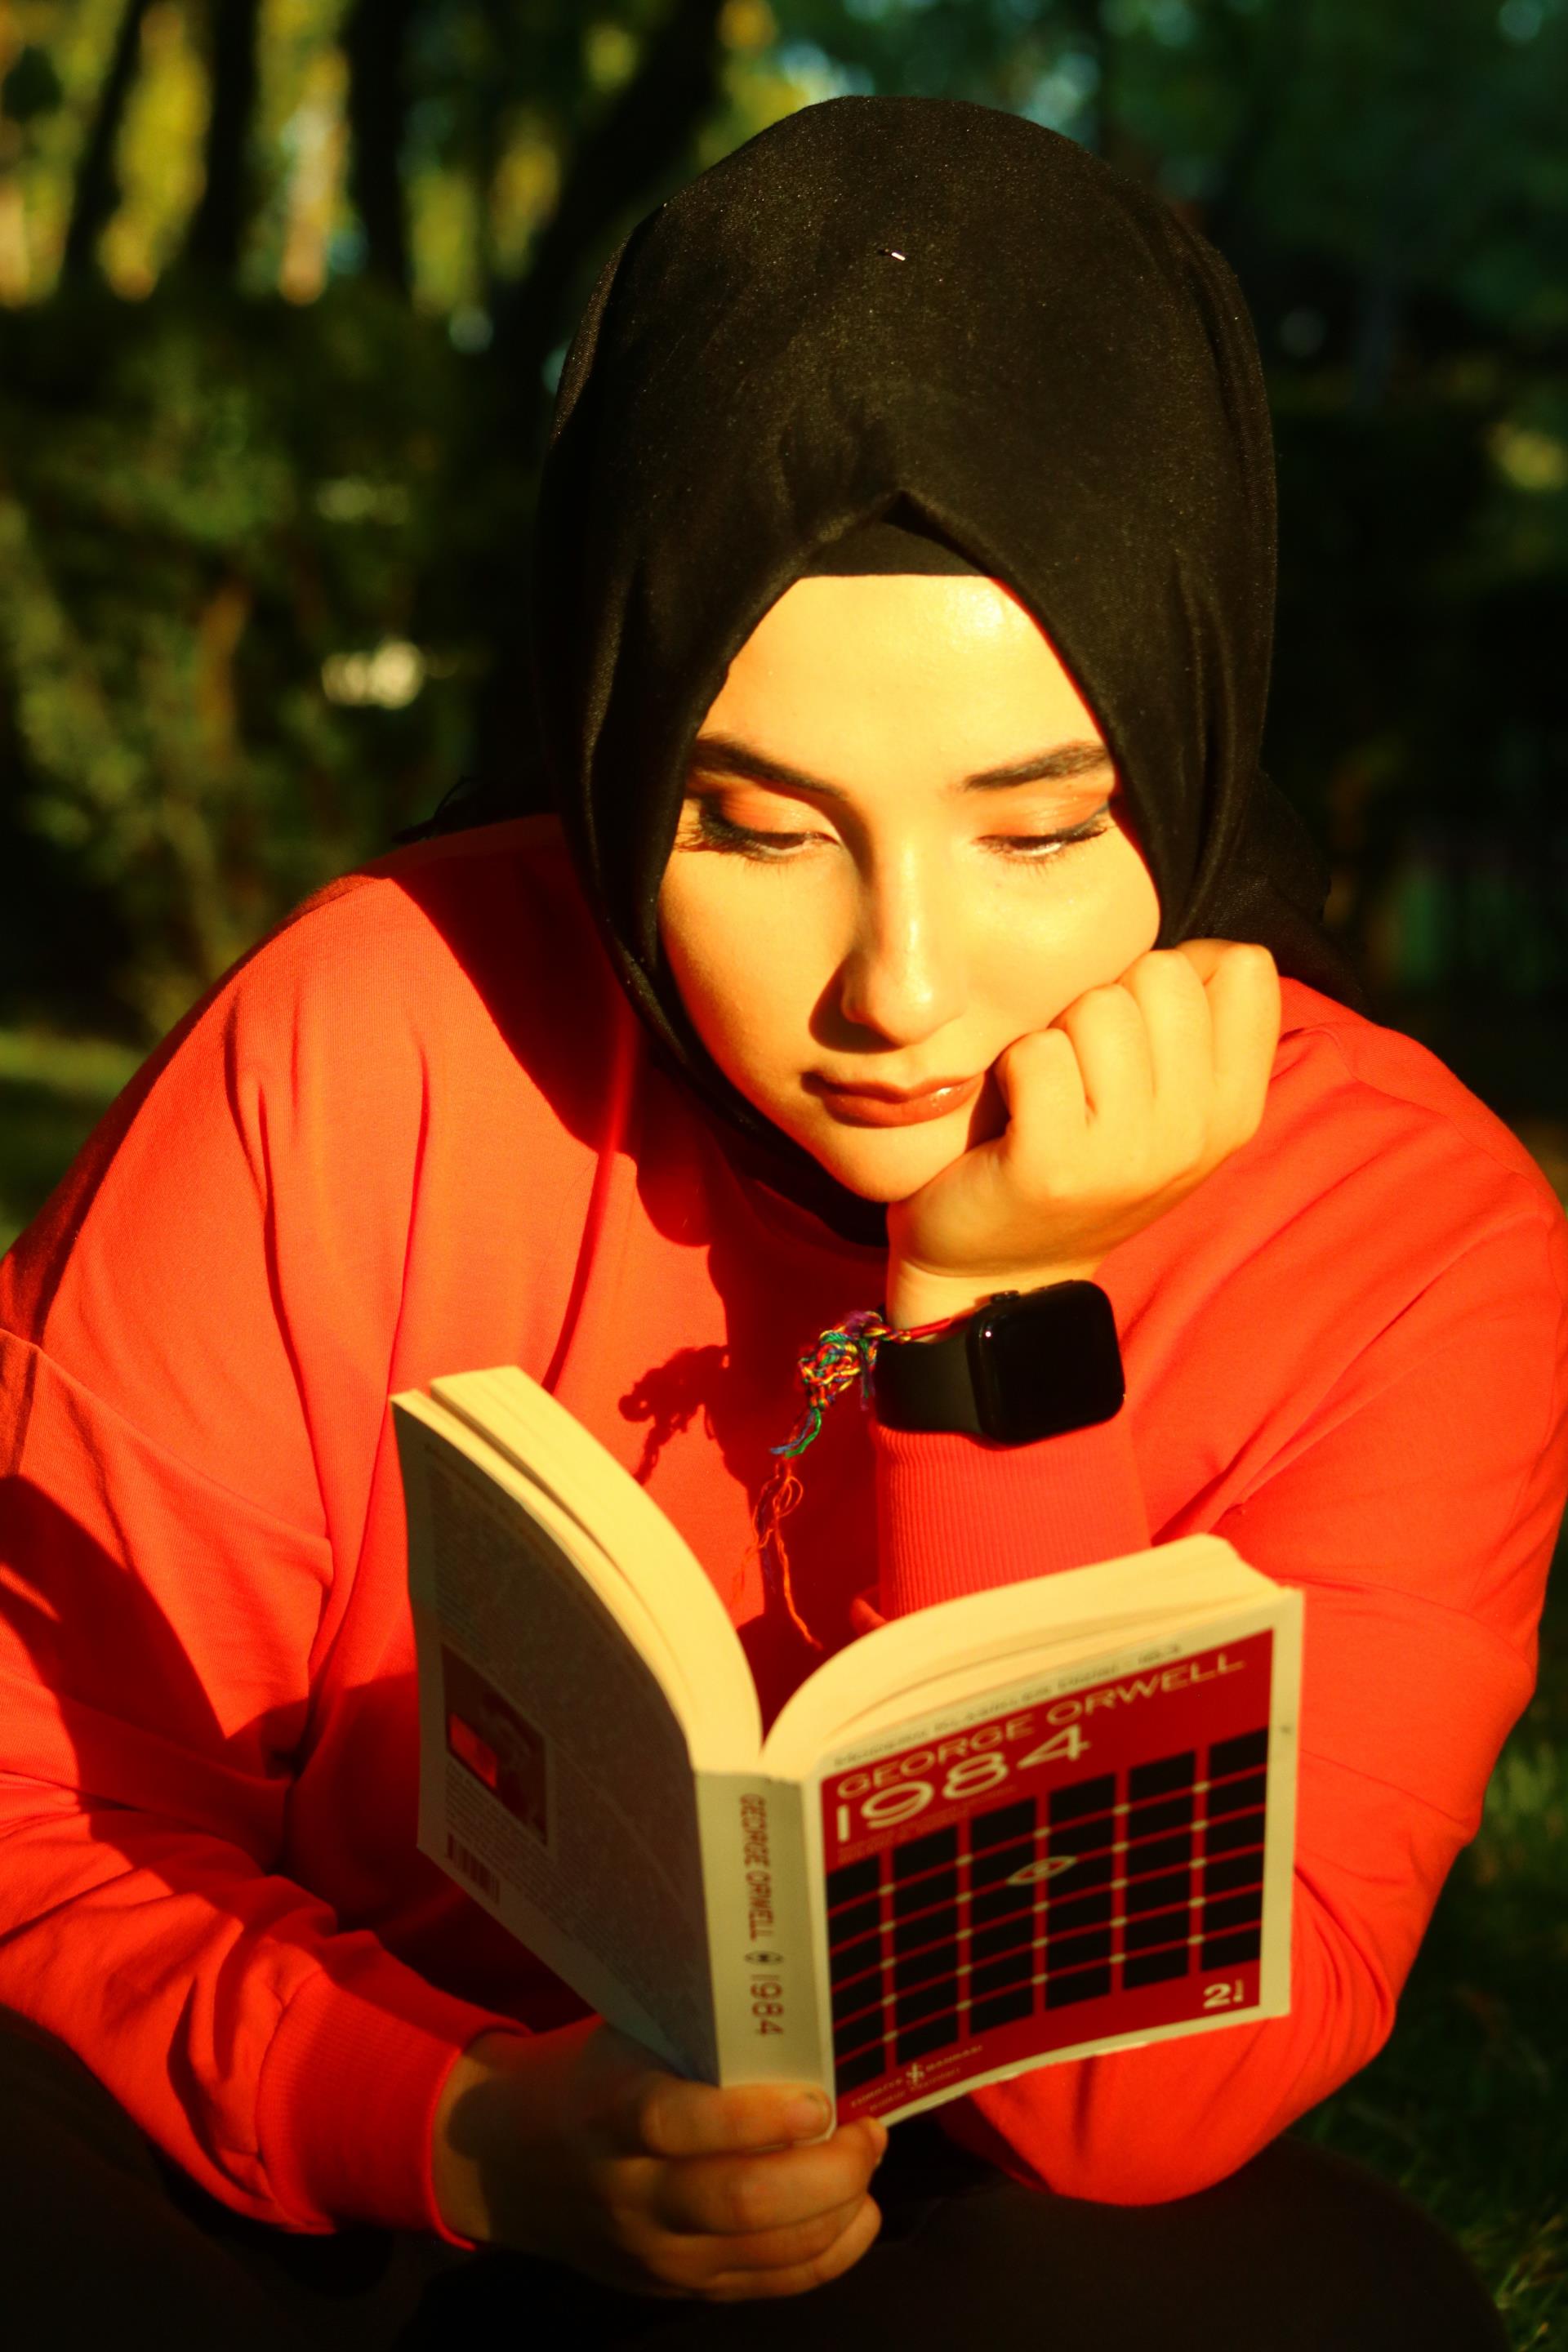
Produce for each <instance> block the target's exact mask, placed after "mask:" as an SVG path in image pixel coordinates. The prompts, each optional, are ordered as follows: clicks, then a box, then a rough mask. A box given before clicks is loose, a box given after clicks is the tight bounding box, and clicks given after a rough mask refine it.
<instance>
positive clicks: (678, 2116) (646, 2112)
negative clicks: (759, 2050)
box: [620, 2067, 829, 2157]
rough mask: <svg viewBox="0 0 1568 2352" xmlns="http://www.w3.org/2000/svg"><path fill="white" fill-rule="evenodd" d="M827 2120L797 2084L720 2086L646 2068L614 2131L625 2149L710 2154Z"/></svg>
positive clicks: (775, 2141)
mask: <svg viewBox="0 0 1568 2352" xmlns="http://www.w3.org/2000/svg"><path fill="white" fill-rule="evenodd" d="M803 2102H804V2103H805V2104H803ZM828 2121H829V2116H828V2112H827V2109H826V2106H825V2105H821V2104H820V2103H819V2095H816V2094H814V2093H813V2092H812V2091H811V2089H810V2087H809V2085H807V2084H786V2083H747V2084H731V2087H730V2088H729V2089H728V2090H721V2089H720V2088H718V2086H717V2085H716V2084H711V2083H690V2082H688V2081H687V2080H686V2079H685V2078H684V2077H683V2076H682V2075H679V2074H668V2073H666V2072H665V2071H664V2069H663V2068H661V2067H650V2068H649V2069H648V2070H647V2073H646V2074H641V2075H639V2076H637V2078H636V2079H635V2081H634V2082H633V2083H632V2084H631V2086H630V2092H629V2096H628V2099H627V2102H626V2108H625V2110H624V2115H623V2125H622V2131H621V2135H620V2138H621V2144H622V2146H623V2148H624V2152H625V2153H626V2154H627V2155H629V2156H658V2157H688V2156H716V2155H722V2154H725V2153H728V2152H731V2151H738V2150H742V2149H746V2148H762V2147H778V2146H779V2145H780V2144H781V2143H784V2142H794V2141H797V2140H801V2139H805V2138H808V2137H815V2136H816V2134H817V2133H819V2132H821V2131H823V2130H825V2129H826V2126H827V2123H828Z"/></svg>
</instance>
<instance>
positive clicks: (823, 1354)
mask: <svg viewBox="0 0 1568 2352" xmlns="http://www.w3.org/2000/svg"><path fill="white" fill-rule="evenodd" d="M970 1311H971V1310H970V1309H968V1308H964V1309H963V1310H961V1313H960V1314H958V1315H949V1316H946V1317H944V1318H943V1319H942V1321H941V1322H939V1323H921V1324H917V1325H915V1326H913V1327H912V1328H910V1329H909V1330H907V1331H900V1330H899V1329H898V1328H896V1327H895V1326H894V1325H892V1324H890V1323H889V1321H888V1320H887V1318H886V1316H885V1315H884V1313H883V1311H882V1309H881V1308H880V1307H860V1308H859V1309H858V1311H857V1312H856V1313H855V1314H853V1315H847V1316H846V1317H845V1318H844V1320H843V1322H842V1323H836V1324H835V1325H834V1326H833V1328H832V1329H831V1330H830V1331H823V1332H819V1333H818V1335H817V1340H816V1347H815V1348H810V1349H807V1350H806V1352H805V1355H804V1356H802V1357H801V1358H800V1359H799V1360H798V1365H797V1370H798V1372H799V1376H800V1381H801V1384H802V1386H803V1387H804V1388H805V1394H806V1404H805V1411H804V1412H802V1414H801V1416H800V1419H799V1420H798V1421H797V1422H796V1423H795V1428H794V1430H793V1432H792V1433H791V1434H790V1436H789V1437H788V1439H787V1440H786V1441H785V1443H784V1444H783V1445H773V1446H770V1447H769V1449H768V1450H769V1452H770V1453H771V1454H778V1455H780V1456H781V1457H782V1459H780V1460H779V1461H778V1462H776V1463H775V1464H774V1465H773V1469H772V1470H770V1471H769V1473H768V1475H767V1479H766V1481H765V1483H764V1485H763V1491H762V1493H761V1494H760V1495H759V1496H758V1497H757V1506H756V1509H755V1511H754V1512H753V1513H752V1526H753V1528H755V1530H756V1536H757V1540H756V1542H755V1544H754V1545H753V1546H752V1551H751V1553H749V1554H748V1555H747V1557H748V1558H751V1557H752V1556H753V1555H754V1556H755V1557H756V1558H757V1559H759V1561H760V1563H761V1566H762V1570H763V1605H764V1608H766V1607H767V1606H769V1605H773V1606H777V1607H780V1608H782V1609H783V1610H784V1614H785V1616H786V1617H787V1618H788V1619H789V1622H790V1623H791V1624H792V1625H793V1626H794V1627H795V1631H796V1633H799V1634H800V1636H801V1637H802V1639H803V1640H804V1641H805V1642H806V1643H808V1644H809V1645H810V1647H811V1648H812V1649H814V1650H820V1649H821V1648H822V1647H823V1644H822V1643H820V1642H819V1641H818V1640H817V1638H816V1634H815V1633H813V1632H812V1631H811V1628H810V1627H809V1626H808V1625H807V1624H806V1622H805V1619H804V1618H803V1617H802V1616H801V1614H800V1612H799V1611H798V1610H797V1609H796V1607H795V1594H794V1592H793V1591H792V1589H791V1585H790V1573H789V1557H788V1554H787V1553H786V1551H785V1549H784V1532H783V1528H782V1527H781V1525H780V1522H781V1521H782V1520H783V1519H784V1516H785V1514H786V1513H787V1512H790V1511H793V1510H794V1509H795V1505H796V1504H797V1503H798V1502H799V1501H800V1500H801V1497H802V1495H803V1494H804V1492H805V1489H804V1488H803V1487H802V1486H801V1483H800V1481H799V1479H798V1478H797V1477H796V1476H795V1469H794V1464H795V1461H796V1460H797V1459H798V1457H799V1456H800V1455H801V1454H804V1453H805V1449H806V1447H807V1446H808V1445H809V1444H811V1442H812V1440H813V1439H814V1438H815V1437H816V1434H817V1433H818V1432H819V1430H820V1429H821V1427H822V1416H823V1412H824V1411H825V1409H826V1407H827V1406H828V1405H830V1404H831V1403H832V1402H833V1400H834V1398H835V1397H837V1396H839V1395H841V1394H842V1393H843V1391H844V1390H845V1389H847V1387H848V1385H849V1383H850V1381H853V1380H854V1379H856V1377H857V1376H858V1379H859V1381H860V1410H861V1412H866V1411H867V1410H868V1407H869V1405H870V1403H871V1373H872V1369H873V1367H874V1365H875V1363H876V1360H877V1349H878V1348H879V1346H880V1345H881V1343H882V1342H883V1341H884V1340H896V1341H902V1340H905V1339H930V1338H931V1337H932V1336H933V1335H934V1334H935V1333H937V1332H939V1331H945V1330H947V1329H949V1328H951V1326H952V1324H954V1323H957V1322H959V1321H961V1320H962V1319H963V1315H964V1314H967V1313H969V1312H970ZM744 1573H745V1570H744V1568H743V1567H742V1569H741V1570H740V1571H739V1572H738V1574H737V1579H736V1598H737V1599H739V1594H740V1584H741V1580H742V1578H743V1576H744Z"/></svg>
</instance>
